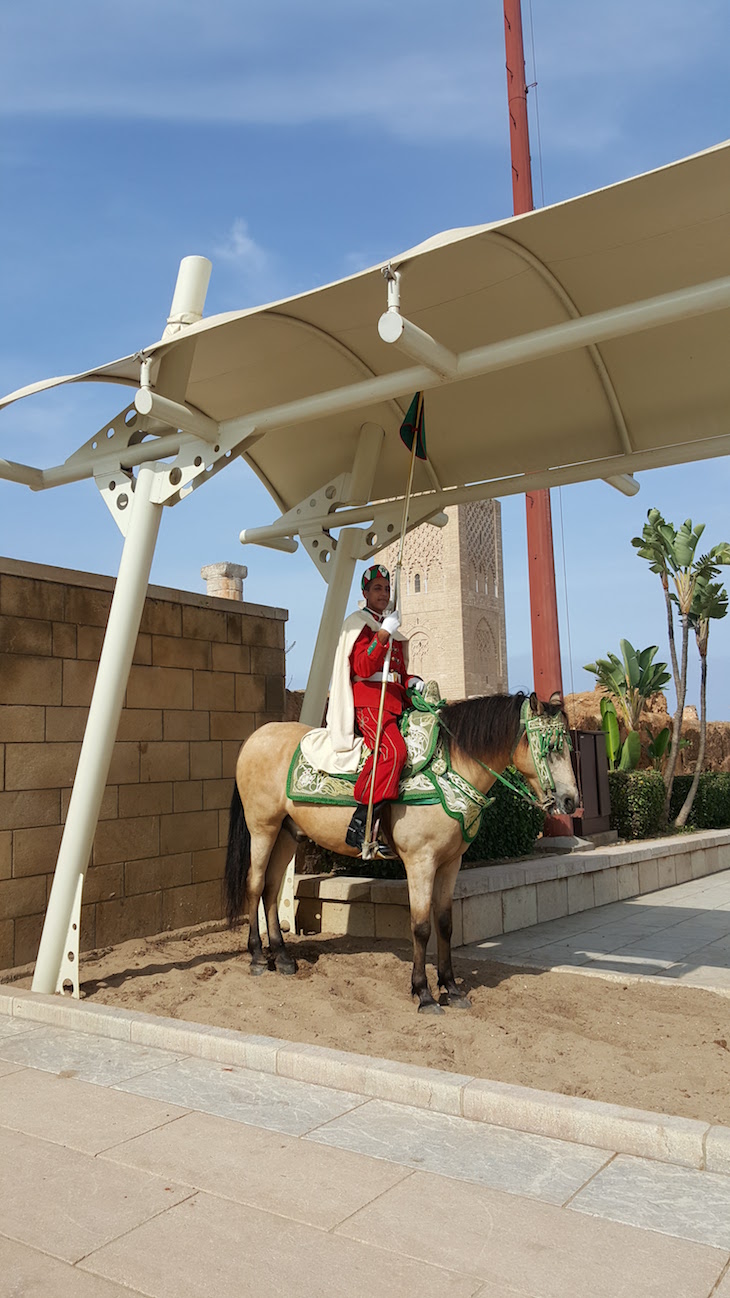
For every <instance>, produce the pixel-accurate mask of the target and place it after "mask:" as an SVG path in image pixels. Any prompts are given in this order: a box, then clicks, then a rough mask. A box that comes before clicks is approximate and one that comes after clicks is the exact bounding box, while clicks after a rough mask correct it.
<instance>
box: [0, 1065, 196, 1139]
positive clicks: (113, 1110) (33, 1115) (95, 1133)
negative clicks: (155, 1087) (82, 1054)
mask: <svg viewBox="0 0 730 1298" xmlns="http://www.w3.org/2000/svg"><path fill="white" fill-rule="evenodd" d="M185 1112H186V1110H185V1109H183V1108H177V1107H176V1106H174V1105H171V1104H160V1103H159V1101H157V1100H147V1099H143V1098H142V1097H140V1096H137V1095H124V1094H122V1093H120V1092H116V1091H111V1090H108V1089H107V1088H106V1087H104V1086H93V1085H91V1084H90V1083H88V1082H78V1081H75V1080H74V1079H73V1078H70V1077H58V1076H53V1075H52V1074H51V1073H43V1072H40V1071H38V1070H37V1069H35V1068H32V1069H22V1070H17V1071H16V1072H14V1073H11V1074H10V1075H6V1076H5V1077H0V1126H2V1127H9V1128H10V1129H11V1130H13V1131H22V1132H24V1133H25V1135H27V1136H39V1137H41V1138H42V1139H43V1140H49V1141H51V1143H52V1144H54V1145H67V1146H68V1147H69V1148H71V1149H78V1150H80V1151H81V1152H82V1153H86V1154H97V1153H99V1151H100V1150H103V1149H109V1148H110V1147H112V1146H114V1145H117V1144H119V1143H120V1142H121V1141H125V1140H130V1139H131V1138H132V1137H133V1136H139V1135H141V1134H142V1133H143V1132H147V1131H151V1130H153V1129H154V1128H155V1127H160V1126H162V1125H164V1124H165V1123H169V1122H174V1121H175V1119H176V1118H181V1117H182V1116H183V1115H184V1114H185Z"/></svg>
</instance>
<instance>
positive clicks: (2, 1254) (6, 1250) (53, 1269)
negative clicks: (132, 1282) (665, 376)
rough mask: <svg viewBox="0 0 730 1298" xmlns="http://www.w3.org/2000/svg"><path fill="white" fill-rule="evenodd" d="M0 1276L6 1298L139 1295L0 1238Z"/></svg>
mask: <svg viewBox="0 0 730 1298" xmlns="http://www.w3.org/2000/svg"><path fill="white" fill-rule="evenodd" d="M0 1276H2V1286H3V1292H4V1293H5V1294H6V1295H8V1298H50V1296H51V1295H52V1296H53V1298H134V1295H135V1294H138V1293H139V1290H138V1289H127V1288H123V1287H122V1286H121V1285H118V1284H114V1283H113V1281H111V1280H102V1279H101V1277H100V1276H91V1275H89V1274H88V1273H87V1272H85V1271H79V1270H78V1269H77V1268H76V1267H75V1266H70V1265H69V1263H68V1262H61V1261H59V1260H58V1258H55V1257H49V1256H48V1254H47V1253H41V1252H39V1251H38V1250H37V1249H34V1248H29V1247H28V1245H27V1244H18V1243H16V1241H15V1240H12V1239H5V1238H4V1237H3V1236H2V1235H0Z"/></svg>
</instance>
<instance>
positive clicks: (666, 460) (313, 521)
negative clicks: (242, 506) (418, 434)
mask: <svg viewBox="0 0 730 1298" xmlns="http://www.w3.org/2000/svg"><path fill="white" fill-rule="evenodd" d="M721 455H730V434H726V435H725V436H723V437H708V438H704V439H703V440H702V441H698V442H681V443H679V444H678V445H677V446H660V447H657V448H655V449H652V450H650V451H634V452H633V454H631V455H613V456H608V457H607V458H606V459H601V460H588V461H586V463H585V464H569V465H562V466H557V467H555V468H551V469H544V470H542V471H541V472H538V473H525V474H515V475H514V477H509V478H492V479H490V480H487V481H484V482H474V483H470V484H469V486H467V487H446V488H445V489H444V490H443V491H430V492H422V493H420V494H419V495H416V496H413V497H412V498H411V499H412V502H413V505H414V507H419V506H420V507H421V509H423V508H424V507H425V506H428V508H429V510H432V511H433V513H434V514H435V513H436V511H437V510H442V509H448V508H449V506H450V505H463V504H465V503H466V502H468V501H470V500H498V499H499V498H500V497H501V496H515V495H519V494H520V493H521V492H526V491H539V490H540V489H541V488H543V487H560V486H568V485H570V484H571V483H575V482H592V481H594V480H595V479H598V478H604V479H609V478H617V479H619V478H621V479H622V480H623V477H624V475H625V476H626V477H631V475H632V474H633V473H640V472H642V471H646V470H648V469H662V468H666V467H668V466H670V465H673V464H686V463H687V462H688V461H689V460H711V459H714V458H715V457H717V456H721ZM612 485H613V484H612ZM636 485H637V487H638V483H637V484H636ZM631 494H635V493H634V492H632V493H631ZM399 500H400V501H402V497H394V498H393V500H389V501H387V502H382V501H380V502H373V503H371V504H369V505H359V506H356V507H355V508H353V509H338V510H333V511H332V513H330V514H323V515H320V516H319V517H315V518H308V519H307V520H306V526H307V527H308V528H310V529H312V528H316V527H323V528H325V527H326V528H328V529H329V530H330V531H334V530H335V529H336V528H338V527H351V526H353V525H354V524H356V523H367V522H370V521H372V520H373V519H374V518H375V516H376V513H377V511H378V510H379V509H381V508H382V507H383V505H384V503H387V505H388V507H389V508H394V507H396V506H397V505H398V502H399ZM431 521H432V522H436V521H437V520H436V519H435V518H432V519H431ZM298 530H299V526H298V524H297V523H296V522H292V520H291V518H290V517H289V515H286V521H284V520H282V519H277V521H276V522H274V523H269V524H268V525H267V526H265V527H247V528H245V529H244V530H243V531H242V532H241V535H240V539H241V542H242V544H244V545H269V544H271V540H272V538H277V537H281V536H286V537H293V536H295V535H296V534H297V532H298ZM389 539H392V538H389Z"/></svg>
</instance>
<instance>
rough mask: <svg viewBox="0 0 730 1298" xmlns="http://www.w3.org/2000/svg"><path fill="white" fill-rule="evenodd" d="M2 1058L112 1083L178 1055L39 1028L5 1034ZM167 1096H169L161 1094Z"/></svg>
mask: <svg viewBox="0 0 730 1298" xmlns="http://www.w3.org/2000/svg"><path fill="white" fill-rule="evenodd" d="M0 1058H2V1059H7V1060H10V1061H11V1062H12V1063H16V1064H23V1065H24V1066H25V1067H26V1068H40V1069H41V1070H42V1071H43V1072H46V1073H63V1074H64V1075H65V1076H68V1077H75V1078H77V1079H78V1081H80V1082H96V1083H97V1084H98V1085H100V1086H109V1085H112V1084H113V1083H114V1082H121V1081H123V1080H124V1079H125V1078H130V1077H134V1076H135V1074H137V1073H144V1072H146V1071H147V1070H149V1069H151V1068H162V1067H164V1066H165V1065H169V1064H170V1062H171V1060H173V1059H174V1058H175V1056H174V1055H171V1054H170V1053H169V1052H168V1051H166V1050H153V1049H150V1048H149V1047H146V1046H136V1045H131V1044H130V1043H129V1042H128V1041H114V1040H111V1039H109V1038H107V1037H95V1036H91V1035H90V1034H87V1033H83V1032H64V1030H63V1029H62V1028H40V1029H39V1030H38V1031H37V1032H34V1033H32V1034H31V1033H29V1034H28V1035H27V1036H18V1037H15V1038H8V1037H3V1038H2V1039H1V1040H0ZM161 1098H163V1099H166V1098H167V1097H166V1096H163V1097H161Z"/></svg>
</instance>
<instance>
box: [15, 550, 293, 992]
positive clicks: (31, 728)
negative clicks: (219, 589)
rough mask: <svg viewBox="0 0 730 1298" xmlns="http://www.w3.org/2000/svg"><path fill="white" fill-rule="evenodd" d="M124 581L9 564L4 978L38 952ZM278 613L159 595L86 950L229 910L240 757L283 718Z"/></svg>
mask: <svg viewBox="0 0 730 1298" xmlns="http://www.w3.org/2000/svg"><path fill="white" fill-rule="evenodd" d="M113 586H114V582H113V580H112V579H111V578H109V577H101V576H95V575H93V574H89V573H79V572H69V571H65V570H63V569H60V568H51V567H46V566H42V565H39V564H32V563H23V562H18V561H15V560H10V559H0V969H7V968H11V967H14V966H17V965H22V964H25V963H27V962H29V961H31V960H33V959H34V958H35V955H36V952H37V949H38V941H39V938H40V933H41V927H42V922H43V916H44V913H45V907H46V901H47V897H48V893H49V891H50V885H51V881H52V876H53V870H54V867H55V863H56V856H57V853H58V846H59V843H60V840H61V830H62V826H63V821H64V819H65V816H66V811H67V808H68V803H69V798H70V793H71V785H72V782H73V778H74V774H75V770H76V765H77V761H78V756H79V751H80V747H81V739H82V737H83V733H84V726H85V723H86V716H87V711H88V705H89V701H90V699H91V692H92V688H93V684H94V679H95V676H96V668H97V663H98V658H99V653H100V650H101V643H102V637H103V634H104V626H105V624H106V621H107V617H108V613H109V607H110V603H111V596H112V591H113ZM286 617H287V614H286V612H285V611H284V610H283V609H276V608H264V607H261V606H259V605H254V604H243V603H240V602H237V601H234V600H229V599H212V598H209V597H207V596H204V595H195V594H189V593H187V592H185V591H176V590H167V589H164V588H161V587H150V589H149V592H148V598H147V600H146V603H145V608H144V613H143V615H142V623H141V628H140V634H139V637H138V640H137V646H136V650H135V655H134V665H133V667H132V670H131V674H130V679H129V685H128V688H127V694H126V698H125V707H124V711H123V713H122V717H121V722H120V726H119V732H118V737H117V742H116V744H115V747H114V755H113V758H112V765H111V770H110V774H109V782H108V785H107V788H106V792H105V794H104V800H103V805H102V810H101V818H100V821H99V826H98V830H97V834H96V839H95V841H94V848H93V854H92V859H91V864H90V867H89V870H88V874H87V877H86V883H85V887H84V897H83V907H82V922H81V945H82V947H83V948H85V949H89V948H91V947H96V946H107V945H110V944H112V943H116V942H120V941H124V940H126V939H128V938H132V937H138V936H141V935H143V934H151V933H156V932H160V931H161V930H163V929H174V928H179V927H181V926H182V925H186V924H194V923H199V922H201V921H203V920H208V919H213V918H217V917H219V916H220V915H221V913H222V909H221V895H222V894H221V879H222V873H223V861H224V856H225V848H224V844H225V842H226V836H227V829H228V807H229V804H230V799H231V792H232V779H233V772H234V767H235V761H236V756H237V754H238V750H239V748H240V746H241V743H242V742H243V740H244V739H246V738H247V736H248V735H249V734H250V733H251V732H252V730H254V729H255V728H256V727H257V726H259V725H262V724H263V723H264V722H266V721H274V720H276V721H278V720H281V718H282V716H283V713H284V706H285V703H284V627H285V622H286Z"/></svg>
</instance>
